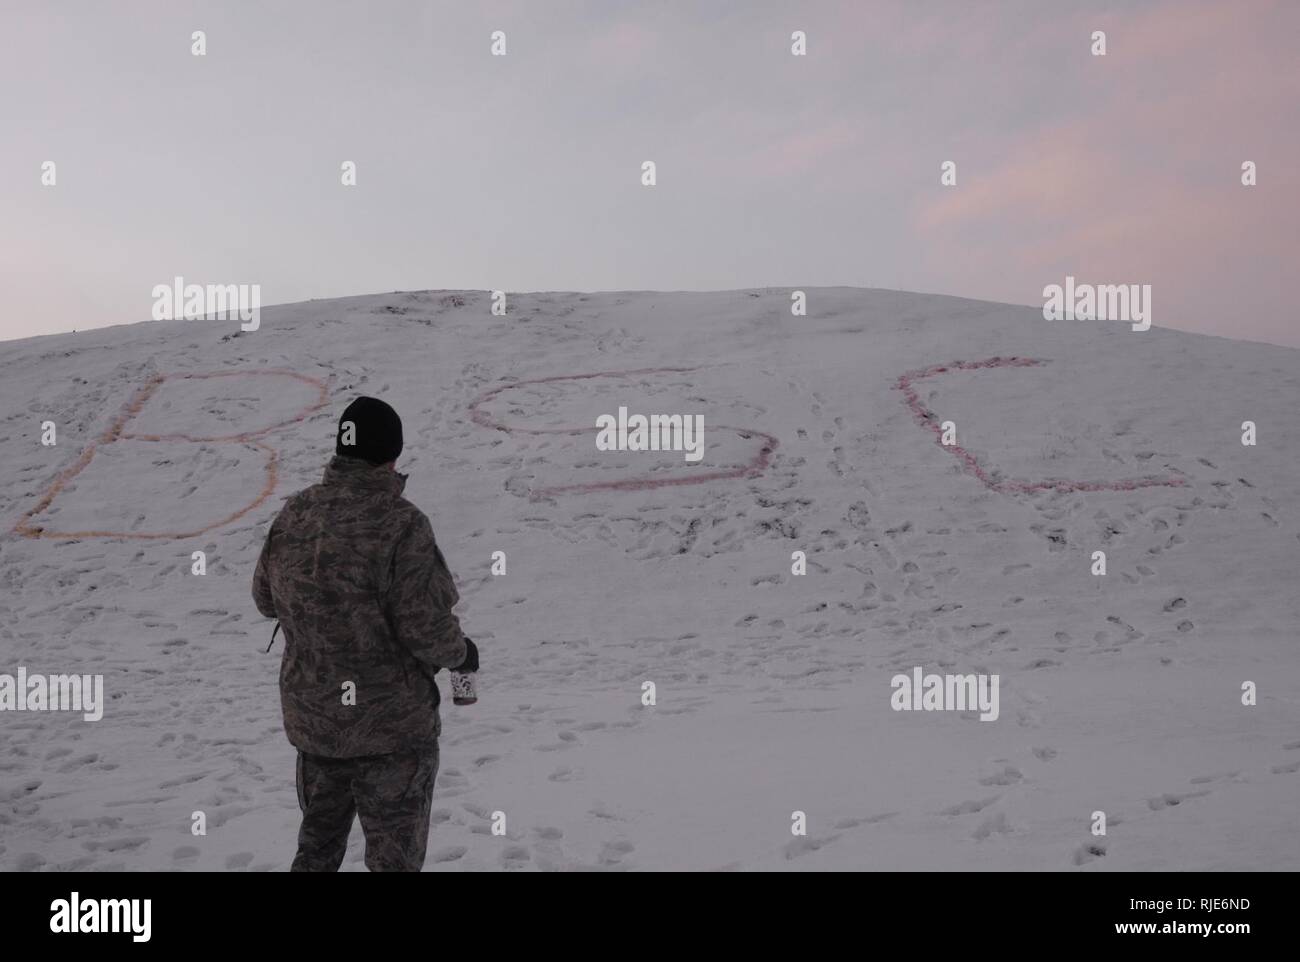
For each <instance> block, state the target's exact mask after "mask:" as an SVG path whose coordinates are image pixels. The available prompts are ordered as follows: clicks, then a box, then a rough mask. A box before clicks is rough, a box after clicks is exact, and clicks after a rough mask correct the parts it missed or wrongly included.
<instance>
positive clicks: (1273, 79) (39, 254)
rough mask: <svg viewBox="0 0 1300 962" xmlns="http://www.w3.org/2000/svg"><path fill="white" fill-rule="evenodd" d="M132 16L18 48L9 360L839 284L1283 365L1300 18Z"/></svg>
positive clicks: (75, 10)
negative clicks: (226, 317) (976, 302)
mask: <svg viewBox="0 0 1300 962" xmlns="http://www.w3.org/2000/svg"><path fill="white" fill-rule="evenodd" d="M132 10H133V16H131V17H125V16H122V15H120V14H118V13H115V12H113V11H112V10H110V9H109V8H107V7H105V6H103V5H100V4H94V3H88V2H80V3H79V2H71V3H68V4H66V5H63V4H61V5H59V7H58V9H57V10H55V9H54V8H52V7H50V6H45V5H33V6H31V7H30V8H28V9H26V10H24V11H23V12H22V13H16V14H12V15H10V14H6V17H7V22H6V29H5V31H4V37H3V42H4V43H5V44H6V46H5V48H4V53H5V54H6V56H5V57H0V83H3V84H4V86H5V88H6V89H10V90H18V89H21V90H22V91H23V94H22V96H21V97H17V98H13V99H12V100H11V103H10V105H9V107H10V118H9V122H8V123H7V124H6V125H5V126H4V127H3V129H0V175H2V176H0V209H2V210H4V212H5V216H4V219H3V222H2V226H0V296H3V297H4V299H5V301H6V303H7V304H9V305H10V307H11V310H10V317H9V318H8V319H7V320H6V321H5V322H4V324H3V326H2V327H0V338H7V337H22V336H28V335H31V334H36V333H50V332H55V331H63V330H69V329H71V328H74V327H76V328H81V329H84V328H88V327H94V326H101V325H104V324H110V323H123V322H129V321H136V320H144V319H146V318H147V317H148V316H149V312H150V307H151V298H150V294H149V292H150V291H151V290H152V288H153V286H154V285H155V284H158V283H167V282H170V281H171V279H172V278H173V277H174V276H176V275H182V276H184V277H186V278H187V280H191V281H194V282H199V283H260V284H261V285H262V289H263V299H264V303H282V302H286V301H295V300H303V299H306V298H311V297H332V296H342V295H347V294H356V293H366V292H374V291H384V290H394V289H420V288H430V287H439V288H476V289H484V288H498V287H499V288H502V289H506V290H539V289H546V290H608V289H620V288H621V289H675V290H680V289H696V290H708V289H725V288H740V287H759V286H763V287H769V286H775V287H779V286H791V287H793V286H803V287H811V286H817V285H855V286H863V287H891V288H903V289H910V290H918V291H927V292H941V293H946V294H954V295H959V296H967V297H976V298H983V299H990V300H1000V301H1008V302H1012V303H1020V304H1041V302H1042V295H1041V292H1042V288H1043V287H1044V286H1045V285H1048V284H1053V283H1060V282H1062V280H1063V278H1064V276H1065V275H1066V274H1073V275H1074V276H1075V277H1076V278H1078V279H1079V280H1080V282H1084V283H1088V282H1091V283H1143V284H1151V285H1152V286H1153V303H1154V309H1155V317H1154V323H1155V324H1156V326H1161V327H1176V328H1182V329H1187V330H1194V331H1202V332H1207V333H1214V334H1219V335H1223V336H1229V337H1240V338H1248V339H1254V340H1263V341H1270V342H1274V343H1279V344H1288V345H1295V346H1300V319H1297V317H1296V314H1295V310H1294V308H1293V306H1292V298H1291V297H1290V294H1289V291H1288V289H1287V288H1286V285H1285V283H1284V279H1285V278H1289V274H1290V270H1291V266H1292V264H1293V263H1294V262H1295V261H1296V259H1297V255H1298V254H1300V245H1297V242H1296V239H1295V238H1296V236H1297V234H1298V233H1300V232H1298V231H1297V229H1296V222H1297V220H1298V219H1300V204H1298V203H1297V197H1298V196H1300V195H1298V193H1297V188H1298V187H1300V174H1297V167H1296V162H1295V159H1296V157H1297V156H1298V155H1300V143H1297V140H1298V139H1300V124H1298V123H1297V119H1298V118H1297V116H1296V115H1297V105H1298V104H1300V57H1297V56H1296V54H1295V52H1294V49H1293V45H1294V43H1295V40H1296V38H1297V37H1300V3H1294V2H1280V0H1279V2H1274V0H1239V2H1231V3H1229V2H1202V0H1177V2H1156V0H1125V2H1122V3H1120V2H1111V0H1096V2H1079V3H1069V4H1064V3H1046V2H1038V0H1018V2H966V0H962V2H956V0H906V2H904V0H888V2H866V0H842V2H829V0H812V2H805V3H798V2H777V0H752V2H747V3H744V4H701V3H690V2H685V0H682V2H663V3H609V2H598V0H584V2H574V3H557V4H537V3H528V2H523V0H519V2H513V0H492V2H487V0H485V2H484V3H481V4H463V3H452V2H445V3H444V2H435V0H394V2H392V3H386V4H382V5H379V6H377V7H375V8H374V9H373V10H372V11H370V12H368V13H367V14H366V15H365V16H358V15H357V8H356V7H355V6H354V5H351V4H347V3H341V2H334V0H318V2H311V3H308V2H305V0H285V2H284V3H277V4H273V5H259V4H230V3H216V2H211V0H186V2H163V0H141V2H140V3H138V4H134V5H133V6H132ZM200 27H201V28H202V29H206V30H207V31H208V35H209V54H208V57H206V58H194V57H191V56H190V55H189V39H188V38H189V34H190V32H191V31H192V30H193V29H199V28H200ZM497 29H501V30H505V31H506V32H507V36H508V38H509V49H510V53H509V55H508V56H507V57H506V58H493V57H490V56H489V55H488V48H489V35H490V33H491V31H493V30H497ZM796 29H798V30H804V31H806V33H807V35H808V56H806V57H802V58H797V57H792V56H791V55H790V50H789V47H790V34H791V32H792V31H793V30H796ZM1098 29H1100V30H1105V31H1106V34H1107V42H1108V53H1107V56H1105V57H1093V56H1091V55H1090V52H1089V47H1090V43H1091V40H1090V35H1091V32H1092V31H1093V30H1098ZM47 159H54V160H55V161H56V162H58V163H59V170H60V182H59V186H58V187H57V188H52V189H51V188H44V187H41V186H40V184H39V176H40V164H41V163H42V161H44V160H47ZM344 159H349V160H354V161H355V162H356V163H357V164H358V169H359V184H358V187H357V188H356V189H354V190H352V191H351V192H349V191H347V190H343V189H341V188H340V187H339V184H338V174H337V172H338V168H339V164H340V162H341V161H342V160H344ZM644 160H654V161H655V162H656V164H657V165H658V173H659V185H658V186H657V187H655V188H654V189H653V190H648V189H646V188H643V187H641V186H640V182H639V181H640V165H641V163H642V161H644ZM945 160H952V161H954V162H956V164H957V169H958V184H957V186H956V187H955V188H947V187H943V186H941V185H940V183H939V172H940V164H941V163H942V162H943V161H945ZM1245 160H1252V161H1254V162H1255V163H1256V164H1257V165H1258V178H1259V184H1258V186H1256V187H1250V188H1247V187H1243V186H1241V184H1240V167H1241V163H1242V161H1245Z"/></svg>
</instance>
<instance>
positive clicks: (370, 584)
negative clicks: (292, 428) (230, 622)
mask: <svg viewBox="0 0 1300 962" xmlns="http://www.w3.org/2000/svg"><path fill="white" fill-rule="evenodd" d="M401 451H402V422H401V420H400V418H398V416H397V412H395V411H394V410H393V409H392V408H391V407H389V406H388V405H387V404H385V403H384V402H383V401H379V400H376V399H374V398H366V397H362V398H358V399H357V400H355V401H354V402H352V404H350V405H348V407H347V409H346V410H345V411H344V412H343V416H342V417H341V418H340V419H339V430H338V439H337V442H336V444H335V455H334V457H333V458H332V459H331V460H330V462H329V464H328V466H327V467H326V468H325V476H324V479H323V480H322V482H321V483H320V484H315V485H312V486H311V487H309V488H306V489H304V490H302V491H299V492H298V493H297V494H294V495H292V496H291V497H289V499H288V500H287V501H286V503H285V505H284V507H283V508H282V509H281V511H280V513H279V515H277V516H276V518H275V520H274V521H273V522H272V524H271V529H270V531H269V532H268V533H267V536H266V542H265V544H264V545H263V547H262V553H261V556H260V557H259V558H258V561H257V569H256V572H255V573H254V576H253V599H254V601H255V602H256V604H257V610H258V611H259V612H261V613H262V614H263V615H265V616H266V617H268V618H278V619H279V622H280V627H281V628H282V629H283V631H284V657H283V659H282V661H281V664H280V704H281V709H282V712H283V715H284V730H285V734H286V735H288V737H289V741H290V743H291V744H293V746H294V747H295V748H296V749H297V750H298V763H297V783H298V803H299V806H300V807H301V809H302V826H301V828H300V829H299V833H298V852H297V855H296V856H295V858H294V860H293V867H292V870H293V871H308V872H310V871H337V870H338V868H339V866H340V865H341V864H342V861H343V855H344V852H345V850H346V848H347V841H348V834H349V833H350V832H351V830H352V820H353V817H354V815H356V816H360V819H361V828H362V831H363V833H364V834H365V839H366V855H365V860H366V866H367V868H369V869H370V870H371V871H416V872H418V871H419V870H420V868H421V866H422V865H423V864H424V854H425V847H426V845H427V844H428V839H429V813H430V806H431V804H432V799H433V783H434V779H435V778H436V776H437V773H438V736H439V735H440V734H441V731H442V726H441V720H440V718H439V715H438V704H439V701H440V695H439V692H438V685H437V683H436V681H435V679H434V676H435V675H436V674H437V672H438V669H440V668H448V669H450V668H460V669H463V670H477V668H478V650H477V648H476V647H475V645H474V643H473V642H472V641H470V640H469V639H468V638H466V637H465V636H464V634H462V632H461V629H460V623H459V621H458V620H457V618H456V616H455V615H454V614H453V613H452V608H454V607H455V605H456V603H457V601H458V600H459V596H458V594H457V592H456V586H455V583H454V582H453V580H452V577H451V573H450V572H449V571H448V570H447V563H446V561H445V560H444V559H443V556H442V552H441V551H440V550H439V549H438V545H437V542H436V541H435V540H434V537H433V527H432V526H431V525H430V524H429V519H428V518H427V517H426V516H425V515H424V513H423V512H422V511H420V509H419V508H417V507H416V506H415V505H413V504H411V503H410V502H409V501H407V500H405V499H404V498H403V497H402V491H403V489H404V488H405V486H406V475H404V474H399V473H398V472H397V470H396V465H395V462H396V460H397V457H398V455H399V454H401Z"/></svg>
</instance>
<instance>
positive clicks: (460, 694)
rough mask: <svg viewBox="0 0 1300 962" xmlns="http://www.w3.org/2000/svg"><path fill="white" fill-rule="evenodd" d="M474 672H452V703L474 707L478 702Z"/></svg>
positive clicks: (453, 670)
mask: <svg viewBox="0 0 1300 962" xmlns="http://www.w3.org/2000/svg"><path fill="white" fill-rule="evenodd" d="M475 674H477V673H476V672H472V671H456V670H455V669H452V672H451V701H452V704H454V705H472V704H474V703H475V702H476V701H478V685H477V684H475V680H474V676H475Z"/></svg>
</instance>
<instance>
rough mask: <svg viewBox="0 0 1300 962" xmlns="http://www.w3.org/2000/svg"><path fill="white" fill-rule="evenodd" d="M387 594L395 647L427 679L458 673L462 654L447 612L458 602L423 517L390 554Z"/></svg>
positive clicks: (460, 641)
mask: <svg viewBox="0 0 1300 962" xmlns="http://www.w3.org/2000/svg"><path fill="white" fill-rule="evenodd" d="M391 579H392V580H391V582H390V584H389V589H388V597H387V606H388V615H389V624H391V625H392V626H393V631H394V632H395V633H396V635H397V641H398V643H399V644H401V645H402V646H403V647H405V648H406V649H408V650H409V651H410V652H411V654H412V655H414V656H415V659H416V661H418V662H420V664H421V665H423V666H425V668H426V669H427V670H428V673H429V674H430V675H431V676H432V675H433V673H434V672H436V671H437V670H438V669H439V668H458V667H460V665H461V664H462V663H463V662H464V661H465V658H466V654H467V648H466V645H465V636H464V635H463V634H462V633H461V630H460V621H459V619H457V617H456V616H455V615H454V614H452V610H451V609H452V608H454V607H455V606H456V603H457V602H458V601H459V600H460V595H459V594H457V592H456V583H455V582H454V581H453V580H452V577H451V572H450V571H448V570H447V562H446V561H444V560H443V557H442V552H441V551H439V550H438V545H437V542H435V541H434V539H433V526H432V525H430V524H429V519H428V518H426V517H425V516H424V515H423V514H421V515H419V517H418V518H417V519H416V520H414V521H413V522H412V523H411V524H410V526H409V527H408V528H407V530H406V531H405V532H403V533H402V536H401V538H400V539H399V540H398V542H397V546H396V548H395V549H394V550H393V569H392V572H391Z"/></svg>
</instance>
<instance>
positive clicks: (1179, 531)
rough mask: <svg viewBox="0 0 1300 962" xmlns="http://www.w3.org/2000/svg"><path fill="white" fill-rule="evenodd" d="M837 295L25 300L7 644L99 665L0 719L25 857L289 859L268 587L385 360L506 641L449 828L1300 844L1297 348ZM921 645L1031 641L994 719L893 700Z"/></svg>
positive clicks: (528, 851)
mask: <svg viewBox="0 0 1300 962" xmlns="http://www.w3.org/2000/svg"><path fill="white" fill-rule="evenodd" d="M808 298H809V301H808V307H809V309H808V316H806V317H795V316H792V315H791V312H790V292H789V291H788V290H786V289H780V290H776V289H773V290H757V291H729V292H719V293H707V294H704V293H640V292H638V293H627V292H624V293H609V294H590V295H587V294H519V295H513V296H512V297H511V298H510V303H509V312H508V313H507V315H506V316H504V317H498V316H492V315H491V313H490V310H489V308H490V303H489V299H488V295H487V294H486V293H484V292H445V291H434V292H416V293H394V294H388V295H378V296H367V297H355V298H347V299H342V300H334V301H314V302H309V303H303V304H294V305H288V306H284V307H275V308H266V309H264V310H263V312H262V318H261V328H260V330H258V331H255V332H251V333H241V332H239V331H238V325H237V322H225V321H203V320H200V321H169V322H154V323H145V324H139V325H132V326H127V327H117V328H109V329H103V330H98V331H93V332H90V333H78V334H70V335H60V336H53V337H43V338H36V339H31V340H26V341H13V342H6V343H0V411H2V412H3V420H2V421H0V442H3V451H4V458H3V459H2V460H0V480H2V481H3V484H0V522H3V532H4V534H3V536H2V537H0V586H2V589H3V590H2V592H0V616H2V620H0V655H2V656H3V657H2V662H3V663H2V664H0V672H7V673H10V674H13V673H15V672H16V671H17V669H18V668H19V667H20V666H21V667H25V668H26V670H27V671H29V672H43V673H47V674H58V673H69V672H79V673H99V674H103V675H104V687H105V699H106V707H105V709H104V714H103V718H102V719H101V720H99V721H97V722H90V721H86V720H84V719H83V718H82V717H81V715H75V714H70V713H54V712H26V713H20V712H14V713H9V712H6V713H4V714H0V771H2V773H3V776H2V777H0V826H2V827H3V831H0V869H4V870H14V869H47V870H50V869H71V868H87V869H146V868H147V869H166V868H172V867H176V868H181V869H216V870H221V869H227V868H229V869H245V868H247V869H254V870H257V869H274V870H282V869H285V868H287V867H288V864H289V861H290V859H291V857H292V854H293V849H294V839H295V833H296V830H297V822H298V810H297V799H296V795H295V791H294V785H293V751H292V749H291V747H290V746H289V744H288V743H287V741H286V740H285V738H284V734H283V730H282V727H281V722H280V716H279V701H278V690H277V671H278V666H279V653H280V647H279V645H278V644H277V647H276V648H275V649H274V650H273V651H272V653H270V654H266V653H264V651H265V648H266V646H267V643H268V642H269V640H270V629H271V623H270V622H268V621H266V620H265V619H263V618H261V617H260V616H259V615H258V614H257V612H256V611H255V609H254V608H253V605H252V602H251V599H250V596H249V583H250V579H251V576H252V568H253V563H254V561H255V560H256V557H257V552H258V550H259V549H260V547H261V543H262V539H263V537H264V534H265V530H266V526H267V524H268V523H269V521H270V519H271V518H272V517H273V516H274V514H275V511H276V510H277V507H278V505H279V503H280V501H281V500H282V499H283V498H284V497H285V496H286V495H288V494H290V493H291V492H293V491H295V490H298V489H299V488H302V487H304V486H306V485H308V484H311V483H314V482H315V481H317V480H318V479H319V476H320V473H321V470H322V469H323V467H324V464H325V462H326V460H327V458H328V456H329V454H330V453H331V451H332V445H333V436H334V427H335V423H336V420H337V418H338V414H339V412H340V411H341V410H342V408H343V406H344V405H345V404H346V403H347V401H348V400H349V399H350V398H351V397H353V396H355V395H356V394H359V393H365V394H371V395H374V396H377V397H381V398H383V399H385V400H387V401H388V402H390V403H391V404H393V405H394V407H396V409H397V410H398V411H399V413H400V414H401V415H402V418H403V420H404V423H405V432H406V452H405V454H404V456H403V458H402V460H401V461H400V462H399V469H400V470H402V471H405V472H408V473H409V474H410V480H409V482H408V485H407V489H406V496H407V497H408V498H409V499H410V500H412V501H413V502H414V503H415V504H417V505H419V506H420V507H421V508H423V509H424V510H425V511H426V512H427V513H428V514H429V515H430V517H431V518H432V520H433V524H434V530H435V531H436V533H437V536H438V540H439V542H440V544H441V546H442V549H443V551H444V553H445V555H446V557H447V560H448V562H449V564H450V566H451V568H452V570H453V572H454V573H455V575H456V577H457V580H458V583H459V585H460V588H461V594H462V598H463V602H462V605H461V607H460V609H458V611H459V614H460V615H461V620H462V623H463V625H464V626H465V629H466V631H467V633H468V634H469V635H470V636H472V637H473V638H474V639H475V640H476V641H478V642H479V644H480V647H481V651H482V658H483V665H484V668H483V672H482V676H481V678H480V701H479V703H478V704H477V705H475V706H473V707H469V708H456V707H453V706H452V705H451V704H450V699H449V698H447V699H446V701H445V702H444V707H443V725H444V737H443V741H442V749H443V751H442V770H441V772H440V774H439V778H438V789H437V793H436V795H435V800H434V806H435V817H434V823H435V824H434V828H433V834H432V837H431V840H430V846H429V853H430V854H429V859H428V862H427V863H426V869H430V870H435V869H519V868H523V869H543V870H545V869H570V868H598V869H615V870H617V869H679V868H680V869H800V870H815V869H918V868H919V869H932V868H933V869H939V868H942V869H973V868H991V869H1035V870H1057V869H1060V870H1083V871H1105V870H1115V869H1121V870H1135V869H1136V870H1147V869H1291V870H1294V869H1297V868H1300V833H1297V832H1296V831H1295V818H1296V813H1297V811H1300V649H1298V647H1297V634H1296V629H1297V625H1300V617H1298V616H1300V592H1298V591H1297V590H1296V584H1297V577H1298V576H1300V511H1298V506H1300V472H1297V470H1296V464H1297V459H1296V453H1295V452H1296V451H1297V450H1298V449H1300V426H1298V425H1297V417H1296V402H1297V400H1298V399H1300V351H1296V350H1291V349H1285V348H1277V347H1270V346H1267V345H1261V344H1250V343H1244V342H1235V341H1229V340H1223V339H1217V338H1210V337H1203V336H1198V335H1191V334H1183V333H1176V332H1172V331H1168V330H1161V329H1155V328H1153V329H1152V330H1150V331H1146V332H1141V333H1135V332H1132V331H1131V330H1130V329H1129V326H1128V325H1127V324H1117V323H1107V322H1099V321H1057V322H1048V321H1045V320H1044V319H1043V318H1042V314H1041V311H1038V310H1034V309H1030V308H1021V307H1009V306H1006V305H998V304H989V303H983V302H975V301H967V300H961V299H956V298H949V297H940V296H927V295H915V294H907V293H897V292H891V291H878V290H856V289H844V288H834V289H811V290H809V291H808ZM994 359H997V360H994ZM1012 359H1015V360H1012ZM981 362H986V363H981ZM628 372H632V373H628ZM199 375H203V376H199ZM586 375H600V376H598V377H589V376H586ZM524 382H527V383H524ZM620 406H624V407H626V408H627V409H628V410H629V411H632V412H642V413H650V412H655V413H682V414H686V413H691V414H694V413H699V414H702V415H703V418H704V441H705V454H704V457H703V458H702V459H701V460H700V461H698V462H694V463H692V462H689V461H687V460H686V459H684V458H683V456H682V454H681V452H674V451H648V452H631V451H628V452H623V451H615V452H607V451H598V450H596V447H595V444H594V442H593V439H594V435H595V424H596V418H597V417H599V416H601V415H605V414H614V413H616V412H617V411H618V408H619V407H620ZM46 421H53V422H54V423H55V425H56V429H57V444H56V445H54V446H44V445H42V444H41V443H40V437H41V433H42V423H43V422H46ZM944 421H952V422H954V425H955V434H956V443H955V444H953V445H949V446H944V445H941V444H939V443H938V440H939V439H938V437H937V433H936V432H937V431H938V427H939V425H940V424H941V423H942V422H944ZM1245 421H1253V422H1254V423H1255V424H1256V426H1257V430H1258V443H1257V444H1256V445H1254V446H1244V445H1243V444H1242V443H1241V437H1242V424H1243V422H1245ZM200 550H201V551H203V552H205V553H206V564H207V568H206V574H205V575H203V576H201V577H200V576H195V575H194V574H192V573H191V565H192V564H193V561H192V553H193V552H195V551H200ZM498 551H500V552H505V555H506V559H507V572H506V574H505V575H504V576H493V575H492V574H491V571H490V566H491V564H492V556H493V553H494V552H498ZM795 551H803V552H805V553H806V556H807V574H806V575H804V576H796V575H793V574H792V573H791V566H792V552H795ZM1096 551H1104V552H1105V553H1106V558H1107V573H1106V574H1105V575H1104V576H1095V575H1093V574H1092V570H1091V569H1092V566H1093V563H1094V562H1093V553H1094V552H1096ZM916 666H920V667H922V668H924V669H925V670H926V671H927V672H953V673H975V672H979V673H991V674H997V675H998V676H999V677H1000V679H1001V695H1000V710H999V715H998V718H997V719H996V720H995V721H980V720H979V718H978V715H977V714H976V713H974V712H964V713H963V712H942V711H940V712H923V711H894V710H893V709H892V708H891V694H892V693H893V692H892V689H891V678H892V677H893V676H894V675H895V674H897V673H910V672H911V671H912V669H913V668H914V667H916ZM646 681H651V682H654V684H655V687H656V693H657V703H656V704H655V705H654V706H651V707H646V706H643V705H642V704H641V696H642V685H643V682H646ZM1248 681H1250V682H1254V683H1255V684H1256V685H1257V686H1258V704H1257V705H1254V706H1245V705H1243V704H1242V685H1243V683H1245V682H1248ZM442 684H443V690H444V696H445V695H446V689H447V684H446V681H445V679H444V680H443V682H442ZM196 811H203V812H205V813H206V816H207V825H208V834H207V835H206V836H203V837H195V836H193V835H192V834H191V831H190V825H191V816H192V813H194V812H196ZM497 811H500V812H504V813H505V814H506V817H507V827H508V834H507V836H506V837H494V836H493V835H492V834H491V832H490V827H489V826H490V818H491V816H492V813H493V812H497ZM795 811H802V812H804V813H806V815H807V823H808V834H807V836H806V837H795V836H793V835H792V834H791V830H790V827H791V817H792V813H793V812H795ZM1095 811H1104V812H1105V813H1106V817H1107V833H1106V835H1105V836H1104V837H1094V836H1093V835H1092V834H1091V833H1090V832H1089V827H1090V825H1091V819H1092V813H1093V812H1095ZM360 857H361V843H360V831H359V828H358V829H357V830H355V831H354V833H353V844H352V848H351V849H350V851H349V856H348V861H347V863H346V865H347V867H348V868H350V869H358V868H360Z"/></svg>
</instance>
